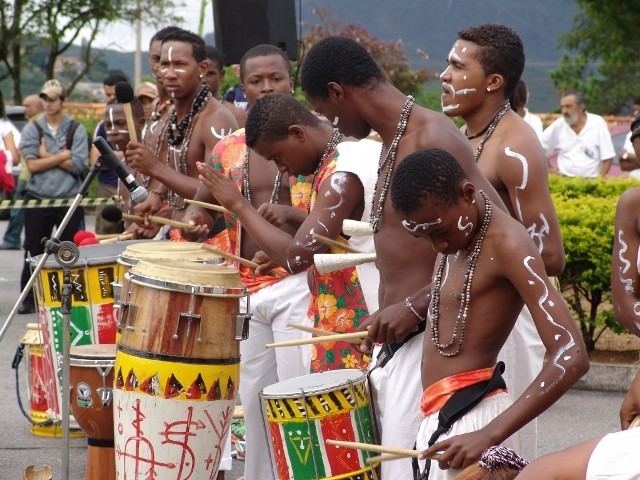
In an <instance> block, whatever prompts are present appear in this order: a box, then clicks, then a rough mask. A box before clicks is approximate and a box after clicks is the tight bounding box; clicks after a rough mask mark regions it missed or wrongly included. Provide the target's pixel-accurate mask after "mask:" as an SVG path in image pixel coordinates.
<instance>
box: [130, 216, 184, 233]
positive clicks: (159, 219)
mask: <svg viewBox="0 0 640 480" xmlns="http://www.w3.org/2000/svg"><path fill="white" fill-rule="evenodd" d="M122 218H124V219H125V220H129V221H131V222H136V223H143V222H144V217H141V216H140V215H130V214H128V213H123V214H122ZM149 221H150V222H153V223H158V224H160V225H169V226H171V227H175V228H183V229H185V230H193V229H194V228H196V227H195V225H191V224H190V223H184V222H178V221H177V220H171V219H170V218H164V217H158V216H156V215H149Z"/></svg>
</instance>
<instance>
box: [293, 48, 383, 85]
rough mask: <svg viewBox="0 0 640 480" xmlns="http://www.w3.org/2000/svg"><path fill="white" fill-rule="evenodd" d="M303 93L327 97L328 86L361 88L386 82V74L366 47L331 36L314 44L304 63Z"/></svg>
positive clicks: (302, 76)
mask: <svg viewBox="0 0 640 480" xmlns="http://www.w3.org/2000/svg"><path fill="white" fill-rule="evenodd" d="M300 78H301V86H302V90H303V91H304V92H305V93H307V94H308V95H310V96H311V97H317V98H327V97H328V96H329V90H328V89H327V84H329V82H335V83H338V84H343V85H350V86H355V87H361V86H366V85H375V84H377V83H378V82H380V81H384V73H383V71H382V69H381V68H380V66H379V65H378V64H377V63H376V61H375V60H374V58H373V57H372V56H371V54H370V53H369V52H368V51H367V49H366V48H364V47H363V46H362V44H360V43H358V42H356V41H355V40H352V39H350V38H347V37H327V38H325V39H323V40H320V41H319V42H318V43H316V44H315V45H313V46H312V47H311V49H310V50H309V53H307V58H306V59H305V60H304V63H303V64H302V75H301V77H300Z"/></svg>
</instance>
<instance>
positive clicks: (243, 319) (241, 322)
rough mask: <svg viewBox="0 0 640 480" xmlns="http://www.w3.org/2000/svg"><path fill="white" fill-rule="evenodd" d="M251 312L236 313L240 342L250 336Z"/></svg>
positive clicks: (237, 333)
mask: <svg viewBox="0 0 640 480" xmlns="http://www.w3.org/2000/svg"><path fill="white" fill-rule="evenodd" d="M251 315H252V314H251V313H248V312H247V313H238V314H237V315H236V341H238V342H240V341H242V340H246V339H247V338H249V320H251Z"/></svg>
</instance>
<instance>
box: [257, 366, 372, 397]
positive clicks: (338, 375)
mask: <svg viewBox="0 0 640 480" xmlns="http://www.w3.org/2000/svg"><path fill="white" fill-rule="evenodd" d="M365 377H366V373H365V372H364V371H363V370H359V369H355V368H347V369H343V370H331V371H328V372H321V373H312V374H309V375H303V376H301V377H295V378H290V379H288V380H283V381H282V382H278V383H274V384H273V385H269V386H268V387H265V388H264V389H263V390H262V395H261V396H262V397H264V398H283V397H285V398H286V397H287V396H292V397H299V396H300V395H301V391H304V393H305V394H315V393H323V392H330V391H333V390H335V388H336V386H339V385H344V384H346V383H349V382H354V383H355V382H359V381H361V380H363V379H364V378H365Z"/></svg>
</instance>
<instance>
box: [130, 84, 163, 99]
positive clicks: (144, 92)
mask: <svg viewBox="0 0 640 480" xmlns="http://www.w3.org/2000/svg"><path fill="white" fill-rule="evenodd" d="M135 95H136V97H138V98H140V97H149V98H150V99H152V100H154V99H155V98H156V97H157V96H158V89H157V88H156V86H155V85H154V84H153V83H151V82H142V83H141V84H140V85H138V86H137V87H136V93H135Z"/></svg>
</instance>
